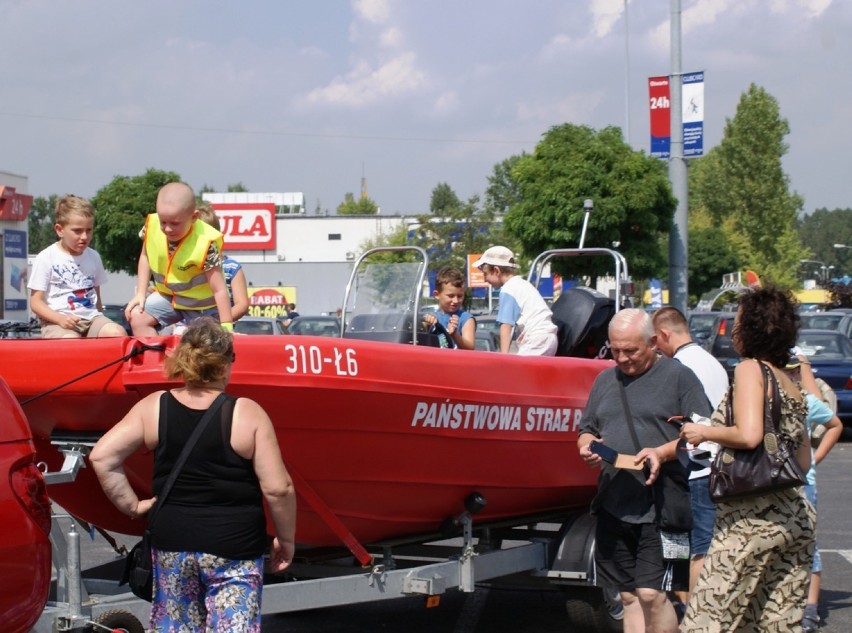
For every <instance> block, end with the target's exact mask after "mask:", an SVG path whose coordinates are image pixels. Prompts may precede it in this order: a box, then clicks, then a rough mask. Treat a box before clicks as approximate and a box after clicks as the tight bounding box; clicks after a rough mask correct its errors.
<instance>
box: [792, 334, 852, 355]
mask: <svg viewBox="0 0 852 633" xmlns="http://www.w3.org/2000/svg"><path fill="white" fill-rule="evenodd" d="M796 344H797V345H798V346H799V349H801V350H802V353H803V354H804V355H805V356H813V357H814V358H816V359H817V360H819V359H820V358H826V359H828V358H831V359H837V358H850V359H852V342H850V341H849V339H848V338H846V337H845V336H841V335H837V334H832V333H830V332H815V333H811V332H802V333H801V334H800V335H799V340H798V341H797V342H796Z"/></svg>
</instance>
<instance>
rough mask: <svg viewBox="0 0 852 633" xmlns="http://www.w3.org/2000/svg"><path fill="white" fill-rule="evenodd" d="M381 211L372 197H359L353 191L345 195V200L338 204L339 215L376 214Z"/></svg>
mask: <svg viewBox="0 0 852 633" xmlns="http://www.w3.org/2000/svg"><path fill="white" fill-rule="evenodd" d="M378 212H379V205H377V204H376V203H375V202H373V200H371V199H370V198H358V199H357V200H355V196H354V195H353V194H352V193H347V194H346V195H345V196H344V197H343V202H341V203H340V204H339V205H337V215H376V214H377V213H378Z"/></svg>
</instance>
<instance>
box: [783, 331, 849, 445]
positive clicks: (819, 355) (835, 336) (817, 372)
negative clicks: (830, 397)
mask: <svg viewBox="0 0 852 633" xmlns="http://www.w3.org/2000/svg"><path fill="white" fill-rule="evenodd" d="M796 345H798V347H799V349H800V350H801V351H802V353H803V354H804V355H805V356H807V357H808V360H810V361H811V369H812V370H813V372H814V376H815V377H816V378H822V379H823V380H824V381H825V382H826V383H828V386H829V387H831V388H832V389H833V390H834V393H835V394H837V417H838V418H840V421H841V422H843V426H845V427H847V428H852V341H850V340H849V338H848V337H847V336H844V335H843V334H841V333H840V332H837V331H834V330H799V336H798V339H797V341H796Z"/></svg>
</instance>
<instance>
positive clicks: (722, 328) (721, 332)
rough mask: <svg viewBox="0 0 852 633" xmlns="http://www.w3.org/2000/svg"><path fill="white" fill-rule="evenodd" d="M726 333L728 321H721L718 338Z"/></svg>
mask: <svg viewBox="0 0 852 633" xmlns="http://www.w3.org/2000/svg"><path fill="white" fill-rule="evenodd" d="M727 331H728V319H722V320H721V321H719V336H725V333H726V332H727Z"/></svg>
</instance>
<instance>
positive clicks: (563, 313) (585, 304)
mask: <svg viewBox="0 0 852 633" xmlns="http://www.w3.org/2000/svg"><path fill="white" fill-rule="evenodd" d="M551 310H552V311H553V323H554V324H555V325H556V327H557V334H556V335H557V337H558V339H559V346H558V348H557V350H556V355H557V356H574V357H578V358H596V357H597V356H598V353H599V351H600V350H601V349H602V348H604V346H605V345H606V342H607V338H609V333H608V327H609V322H610V319H612V317H613V315H614V314H615V301H614V300H613V299H610V298H609V297H607V296H606V295H604V294H602V293H600V292H598V291H597V290H594V289H592V288H587V287H584V286H580V287H576V288H568V289H567V290H565V291H563V292H562V294H560V295H559V298H558V299H557V300H556V301H554V302H553V305H552V306H551Z"/></svg>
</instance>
